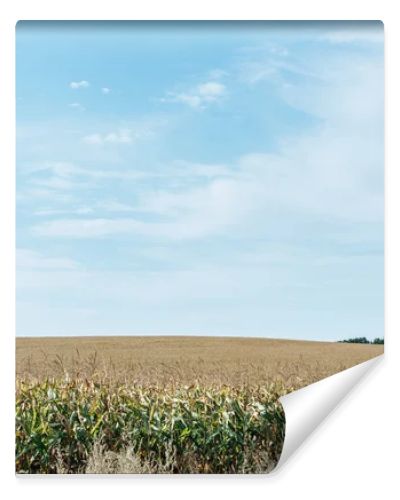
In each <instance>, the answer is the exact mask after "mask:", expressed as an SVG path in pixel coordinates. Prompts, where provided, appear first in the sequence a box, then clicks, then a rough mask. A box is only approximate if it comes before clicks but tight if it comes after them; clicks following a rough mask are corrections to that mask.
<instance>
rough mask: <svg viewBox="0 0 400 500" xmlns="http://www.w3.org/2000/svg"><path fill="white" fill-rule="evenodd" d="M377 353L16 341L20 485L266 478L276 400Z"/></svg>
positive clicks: (280, 429) (223, 343)
mask: <svg viewBox="0 0 400 500" xmlns="http://www.w3.org/2000/svg"><path fill="white" fill-rule="evenodd" d="M382 352H383V347H382V346H379V345H360V344H337V343H328V342H306V341H289V340H271V339H256V338H253V339H243V338H226V337H225V338H216V337H84V338H73V337H68V338H17V342H16V369H17V373H16V375H17V377H16V471H17V472H18V473H40V474H49V473H67V474H69V473H180V474H182V473H220V474H221V473H265V472H269V471H271V470H272V469H273V468H274V467H275V466H276V464H277V462H278V460H279V456H280V454H281V451H282V447H283V442H284V435H285V415H284V412H283V408H282V406H281V404H280V402H279V398H280V396H282V395H284V394H286V393H288V392H290V391H293V390H295V389H298V388H300V387H303V386H305V385H307V384H310V383H312V382H315V381H317V380H320V379H321V378H324V377H326V376H329V375H331V374H333V373H336V372H338V371H340V370H343V369H345V368H349V367H350V366H353V365H355V364H357V363H360V362H362V361H366V360H367V359H370V358H372V357H375V356H377V355H379V354H381V353H382Z"/></svg>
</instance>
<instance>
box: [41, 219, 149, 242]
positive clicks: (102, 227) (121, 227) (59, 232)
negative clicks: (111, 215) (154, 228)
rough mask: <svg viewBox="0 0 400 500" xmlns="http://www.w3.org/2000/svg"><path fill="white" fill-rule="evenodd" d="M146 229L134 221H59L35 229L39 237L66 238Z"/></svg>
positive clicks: (92, 236) (45, 223)
mask: <svg viewBox="0 0 400 500" xmlns="http://www.w3.org/2000/svg"><path fill="white" fill-rule="evenodd" d="M143 227H144V224H143V223H142V222H139V221H137V220H134V219H102V218H98V219H59V220H54V221H47V222H44V223H43V224H39V225H37V226H34V227H33V232H34V233H35V234H37V235H39V236H50V237H64V238H97V237H104V236H109V235H115V234H121V233H122V234H123V233H130V232H134V233H136V232H138V230H140V229H141V228H143Z"/></svg>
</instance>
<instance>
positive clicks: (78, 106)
mask: <svg viewBox="0 0 400 500" xmlns="http://www.w3.org/2000/svg"><path fill="white" fill-rule="evenodd" d="M68 106H69V107H70V108H73V109H76V110H78V111H85V109H86V108H85V107H84V106H82V104H80V103H79V102H71V104H68Z"/></svg>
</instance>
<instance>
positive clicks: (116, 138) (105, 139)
mask: <svg viewBox="0 0 400 500" xmlns="http://www.w3.org/2000/svg"><path fill="white" fill-rule="evenodd" d="M141 137H142V134H140V133H138V132H135V131H134V130H132V129H129V128H121V129H118V130H117V131H116V132H108V133H106V134H98V133H95V134H89V135H86V136H84V137H83V138H82V141H83V142H85V143H86V144H105V143H110V144H132V143H133V142H134V141H136V140H137V139H139V138H141Z"/></svg>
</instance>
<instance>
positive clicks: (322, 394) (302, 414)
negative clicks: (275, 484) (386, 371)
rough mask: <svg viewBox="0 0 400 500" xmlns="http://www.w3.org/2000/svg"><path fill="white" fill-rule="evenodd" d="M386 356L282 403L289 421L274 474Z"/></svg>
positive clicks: (316, 385) (311, 387) (315, 384)
mask: <svg viewBox="0 0 400 500" xmlns="http://www.w3.org/2000/svg"><path fill="white" fill-rule="evenodd" d="M383 356H384V355H383V354H382V355H380V356H378V357H376V358H373V359H370V360H368V361H365V362H363V363H360V364H359V365H356V366H353V367H352V368H348V369H347V370H344V371H342V372H339V373H336V374H335V375H332V376H330V377H327V378H325V379H323V380H320V381H319V382H316V383H314V384H310V385H309V386H307V387H304V388H302V389H299V390H297V391H294V392H292V393H290V394H287V395H286V396H283V397H281V398H280V399H279V401H280V402H281V404H282V406H283V410H284V414H285V420H286V428H285V439H284V443H283V449H282V453H281V456H280V459H279V461H278V463H277V465H276V467H275V468H274V470H273V471H272V473H275V472H278V471H279V469H280V468H282V466H283V465H284V464H285V463H286V462H287V461H288V460H289V459H290V457H291V456H292V455H293V454H294V453H295V452H296V451H297V449H298V448H299V447H300V446H301V445H302V444H303V442H304V441H305V440H306V439H307V438H308V436H309V435H310V434H312V432H313V431H314V430H315V429H316V428H317V427H318V426H319V424H321V423H322V422H323V421H324V420H325V418H326V417H327V416H328V415H329V414H330V413H331V412H332V411H333V410H334V409H335V408H336V406H338V405H339V403H340V402H341V401H342V400H343V399H344V398H345V397H346V396H347V394H348V393H350V392H351V390H352V389H353V388H354V387H355V386H356V385H357V384H358V383H359V382H360V381H361V379H362V378H363V377H364V376H365V375H366V374H367V373H368V372H370V371H371V370H372V369H374V368H375V367H376V366H377V365H378V364H379V363H380V362H381V361H382V360H383Z"/></svg>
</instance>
